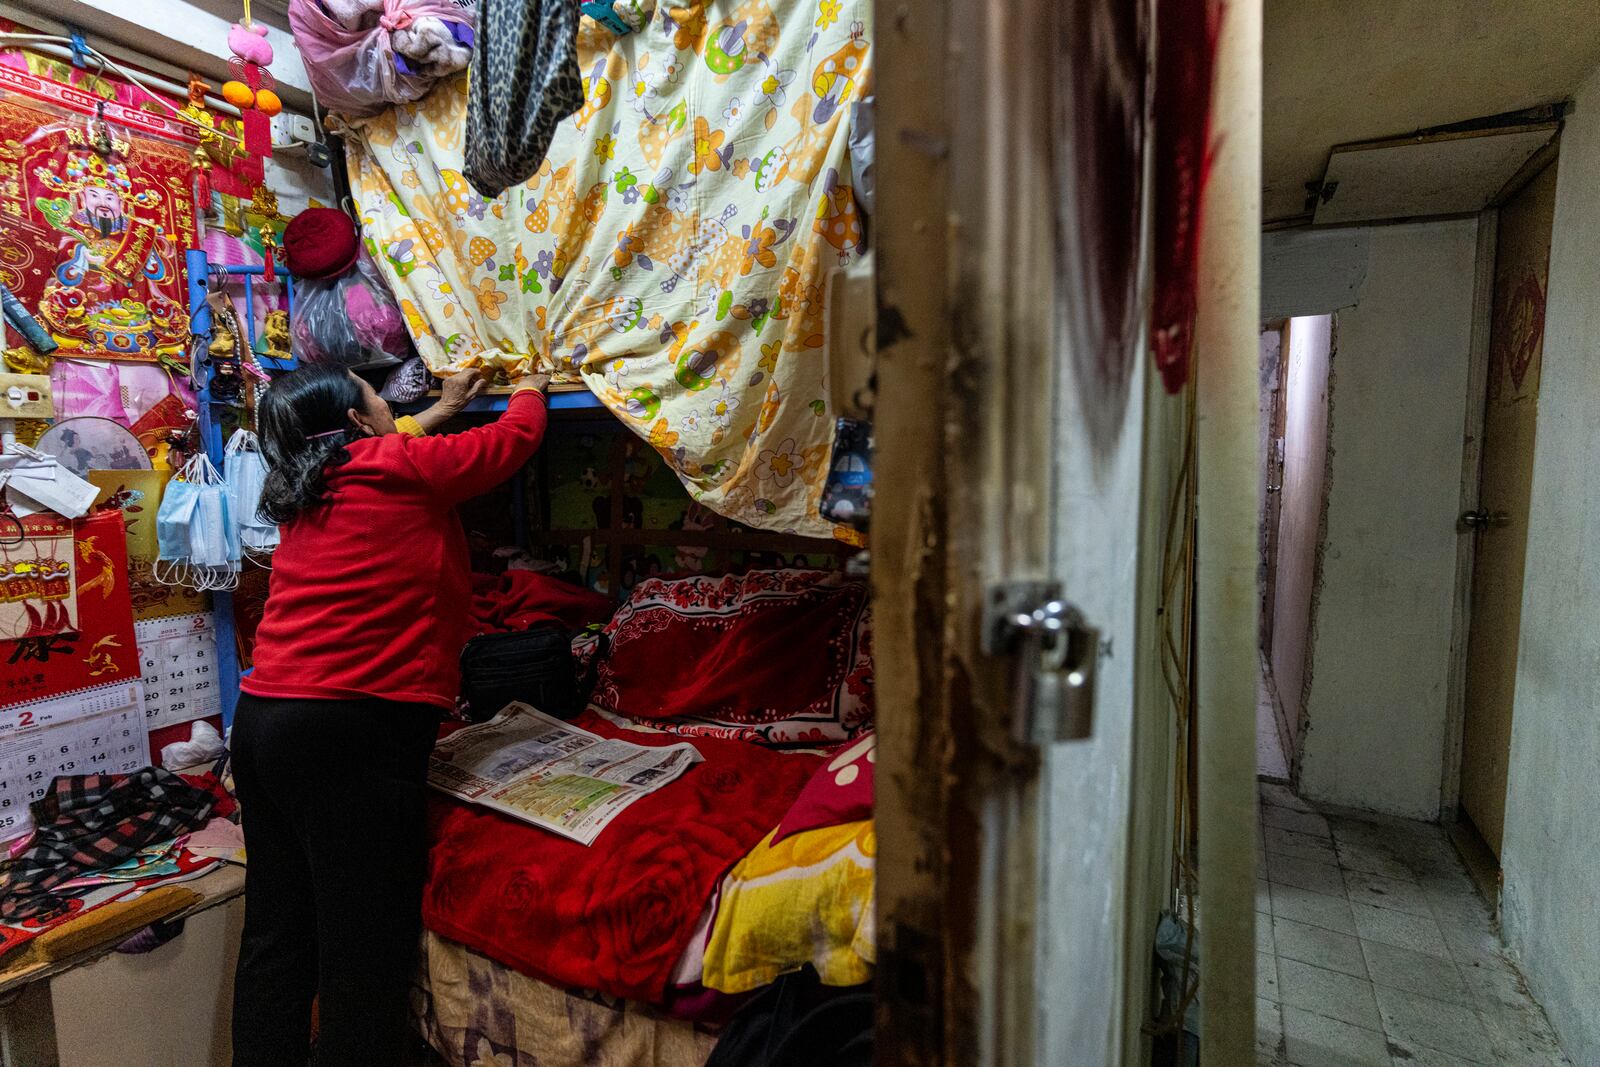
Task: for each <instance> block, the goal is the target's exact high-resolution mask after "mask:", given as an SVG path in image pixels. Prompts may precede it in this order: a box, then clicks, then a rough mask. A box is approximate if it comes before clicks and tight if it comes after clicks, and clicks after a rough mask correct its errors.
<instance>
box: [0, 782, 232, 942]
mask: <svg viewBox="0 0 1600 1067" xmlns="http://www.w3.org/2000/svg"><path fill="white" fill-rule="evenodd" d="M216 803H217V798H216V796H215V795H214V794H213V793H212V792H210V791H209V790H207V789H204V788H199V787H196V786H192V785H190V784H189V783H187V782H185V781H184V780H183V779H182V778H179V777H178V776H177V775H176V774H173V773H172V772H171V771H166V770H159V769H157V768H154V767H146V768H145V769H144V770H142V771H137V772H135V773H133V774H129V775H110V774H82V775H71V776H67V777H62V778H57V779H56V780H55V781H53V782H51V783H50V791H49V792H47V793H46V794H45V795H44V796H43V797H41V798H40V799H39V800H37V801H35V802H34V804H33V824H34V834H33V837H32V839H31V840H30V841H29V842H28V845H27V848H25V849H24V850H23V851H22V852H21V853H20V854H18V855H17V856H16V858H14V859H12V860H11V861H10V862H8V863H6V864H4V865H3V871H4V875H3V882H0V892H3V894H4V895H3V896H0V919H3V920H5V921H6V922H19V921H23V920H27V919H47V918H50V917H52V916H55V915H59V914H60V913H62V912H63V911H65V910H66V909H67V907H68V903H69V901H70V900H71V899H72V898H73V897H74V896H79V895H81V894H82V893H84V892H87V890H60V889H58V887H59V886H60V885H61V884H62V883H64V882H68V881H71V880H72V879H73V878H76V877H78V876H80V875H83V874H86V873H88V872H90V871H97V870H102V869H104V868H107V867H115V866H116V865H117V864H119V863H122V862H124V861H125V860H128V859H130V858H132V856H133V854H134V853H136V852H138V851H139V850H140V849H142V848H144V847H146V846H147V845H153V844H155V843H156V842H158V841H166V840H169V839H171V838H174V837H177V836H178V835H179V834H182V833H188V832H190V831H193V830H198V829H200V828H201V827H202V826H204V825H205V823H206V820H207V819H208V818H209V817H210V815H211V812H212V809H213V808H214V807H215V806H216Z"/></svg>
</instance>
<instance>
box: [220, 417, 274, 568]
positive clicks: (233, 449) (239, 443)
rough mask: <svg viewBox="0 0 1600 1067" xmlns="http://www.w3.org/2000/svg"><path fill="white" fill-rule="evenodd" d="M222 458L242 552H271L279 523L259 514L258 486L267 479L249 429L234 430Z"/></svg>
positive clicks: (264, 467)
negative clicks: (224, 455) (224, 456)
mask: <svg viewBox="0 0 1600 1067" xmlns="http://www.w3.org/2000/svg"><path fill="white" fill-rule="evenodd" d="M224 462H225V464H226V466H225V468H224V470H225V474H224V475H223V477H224V479H225V480H226V481H227V483H228V502H229V505H230V506H231V508H232V514H233V520H234V522H235V524H236V525H237V526H238V527H239V543H240V545H241V547H242V548H243V550H244V553H245V555H247V556H252V557H254V556H256V555H265V554H268V553H271V551H272V550H273V549H275V548H277V547H278V527H277V525H276V524H274V523H272V522H269V521H268V520H267V519H266V518H265V517H264V516H263V515H262V514H261V487H262V484H263V483H264V482H265V481H266V479H267V464H266V461H265V460H264V459H262V458H261V448H260V444H259V442H258V441H257V440H256V435H255V434H253V433H251V432H250V431H249V430H236V431H234V434H233V436H232V437H231V438H229V439H228V449H227V455H226V459H225V461H224Z"/></svg>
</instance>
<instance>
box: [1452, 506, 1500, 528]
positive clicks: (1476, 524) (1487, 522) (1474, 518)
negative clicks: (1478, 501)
mask: <svg viewBox="0 0 1600 1067" xmlns="http://www.w3.org/2000/svg"><path fill="white" fill-rule="evenodd" d="M1510 524H1511V516H1510V515H1508V514H1507V513H1506V512H1504V511H1495V512H1489V511H1485V510H1483V509H1482V508H1479V509H1478V510H1477V511H1464V512H1462V513H1461V526H1460V528H1461V529H1463V530H1485V529H1488V528H1489V527H1491V526H1509V525H1510Z"/></svg>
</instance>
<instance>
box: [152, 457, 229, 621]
mask: <svg viewBox="0 0 1600 1067" xmlns="http://www.w3.org/2000/svg"><path fill="white" fill-rule="evenodd" d="M156 543H157V547H158V549H159V557H158V558H157V560H156V564H155V577H156V580H157V581H159V582H163V583H165V584H167V585H181V586H185V587H187V588H189V589H196V590H211V589H232V588H234V587H235V586H237V585H238V584H239V555H240V549H239V528H238V525H237V524H236V523H235V522H234V520H233V514H232V508H231V507H230V506H229V501H228V487H227V485H226V484H224V482H223V480H222V476H221V475H220V474H218V473H217V468H216V467H214V466H212V464H211V461H210V460H209V459H207V458H206V456H205V454H204V453H201V454H200V455H197V456H195V457H194V458H193V459H191V460H190V461H189V462H188V463H186V464H184V467H183V469H182V470H181V471H180V472H179V473H178V477H177V478H175V479H174V480H173V481H171V482H169V483H168V484H167V492H166V495H165V496H164V497H163V498H162V500H161V508H160V510H159V511H157V512H156Z"/></svg>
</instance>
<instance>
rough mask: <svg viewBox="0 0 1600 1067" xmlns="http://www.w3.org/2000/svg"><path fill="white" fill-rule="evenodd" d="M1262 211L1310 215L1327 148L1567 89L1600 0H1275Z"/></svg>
mask: <svg viewBox="0 0 1600 1067" xmlns="http://www.w3.org/2000/svg"><path fill="white" fill-rule="evenodd" d="M1264 63H1265V69H1264V71H1263V93H1264V96H1265V113H1264V116H1263V122H1262V137H1263V147H1262V154H1263V159H1262V184H1263V190H1262V217H1263V219H1264V220H1265V221H1266V222H1269V223H1271V222H1278V221H1282V220H1285V219H1291V218H1297V217H1301V216H1304V215H1305V198H1306V188H1305V187H1306V183H1307V182H1313V181H1319V180H1320V179H1321V178H1322V173H1323V169H1324V168H1325V167H1326V165H1327V162H1328V150H1329V149H1330V148H1332V147H1333V146H1334V145H1337V144H1345V143H1347V142H1350V141H1366V140H1376V139H1379V138H1384V137H1395V136H1403V135H1405V134H1409V133H1411V132H1413V131H1415V130H1419V129H1426V128H1428V127H1433V126H1443V125H1447V124H1449V123H1454V122H1462V121H1465V120H1467V119H1475V118H1481V117H1483V116H1487V115H1498V114H1501V113H1503V112H1507V111H1517V110H1521V109H1523V108H1529V107H1535V106H1537V105H1540V104H1549V103H1555V102H1557V101H1560V100H1564V99H1566V98H1567V97H1568V96H1570V95H1572V93H1573V92H1574V91H1575V90H1576V89H1577V88H1578V86H1579V85H1580V84H1581V83H1582V82H1583V80H1584V79H1585V78H1586V77H1587V76H1588V75H1589V74H1590V73H1591V72H1593V71H1594V70H1595V69H1596V68H1597V67H1600V4H1597V3H1596V2H1595V0H1515V2H1501V0H1337V2H1335V0H1266V41H1265V53H1264Z"/></svg>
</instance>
